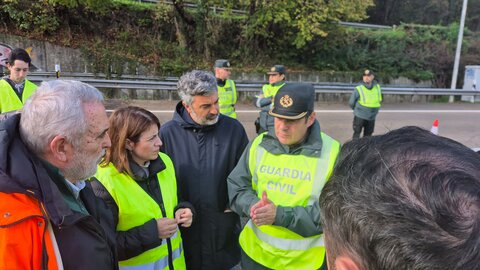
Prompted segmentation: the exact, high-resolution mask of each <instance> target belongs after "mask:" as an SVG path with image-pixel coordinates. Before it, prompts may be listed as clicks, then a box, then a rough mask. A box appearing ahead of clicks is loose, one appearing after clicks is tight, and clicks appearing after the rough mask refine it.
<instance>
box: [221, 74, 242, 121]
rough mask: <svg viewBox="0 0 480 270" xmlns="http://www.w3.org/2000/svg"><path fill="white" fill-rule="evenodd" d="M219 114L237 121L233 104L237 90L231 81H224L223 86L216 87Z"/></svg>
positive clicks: (235, 100)
mask: <svg viewBox="0 0 480 270" xmlns="http://www.w3.org/2000/svg"><path fill="white" fill-rule="evenodd" d="M217 89H218V103H219V106H220V113H221V114H225V115H227V116H230V117H231V118H234V119H237V113H236V112H235V103H237V88H236V86H235V82H233V80H226V81H225V85H224V86H217Z"/></svg>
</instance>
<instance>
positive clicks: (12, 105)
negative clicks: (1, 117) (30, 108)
mask: <svg viewBox="0 0 480 270" xmlns="http://www.w3.org/2000/svg"><path fill="white" fill-rule="evenodd" d="M35 90H37V86H36V85H35V84H34V83H32V82H30V81H29V80H25V87H24V88H23V92H22V100H20V99H19V98H18V96H17V94H16V93H15V90H13V88H12V86H11V85H10V84H9V83H8V82H7V81H6V80H0V113H4V112H10V111H15V110H18V109H21V108H22V107H23V104H24V103H25V101H26V100H27V99H28V98H29V97H30V96H31V95H32V94H33V93H34V92H35Z"/></svg>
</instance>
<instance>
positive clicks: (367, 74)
mask: <svg viewBox="0 0 480 270" xmlns="http://www.w3.org/2000/svg"><path fill="white" fill-rule="evenodd" d="M372 75H373V72H372V71H371V70H369V69H366V70H365V71H364V72H363V76H372Z"/></svg>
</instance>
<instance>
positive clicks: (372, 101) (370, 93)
mask: <svg viewBox="0 0 480 270" xmlns="http://www.w3.org/2000/svg"><path fill="white" fill-rule="evenodd" d="M356 89H357V92H358V94H359V95H360V98H359V99H358V103H359V104H360V105H362V106H363V107H367V108H380V104H381V102H382V92H381V90H380V86H379V85H378V84H375V86H374V87H372V89H368V88H367V87H365V85H359V86H357V87H356Z"/></svg>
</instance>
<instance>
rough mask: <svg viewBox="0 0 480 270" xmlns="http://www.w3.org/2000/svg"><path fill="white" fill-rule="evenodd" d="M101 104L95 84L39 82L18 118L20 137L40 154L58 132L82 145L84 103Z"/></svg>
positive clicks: (63, 81) (86, 124)
mask: <svg viewBox="0 0 480 270" xmlns="http://www.w3.org/2000/svg"><path fill="white" fill-rule="evenodd" d="M94 102H99V103H103V95H102V93H101V92H100V91H98V90H97V89H96V88H95V87H93V86H91V85H88V84H86V83H82V82H79V81H69V80H54V81H48V82H42V84H41V85H40V86H39V87H38V89H37V91H36V92H35V93H34V94H33V95H32V96H31V97H30V98H29V99H28V100H27V102H25V105H24V107H23V109H22V116H21V118H20V136H21V138H22V140H23V142H24V143H25V144H26V145H27V147H28V148H29V149H30V150H31V151H33V153H34V154H36V155H38V156H43V154H44V151H45V147H46V146H47V145H48V144H49V143H50V141H51V140H52V139H53V138H54V137H55V136H57V135H63V136H65V137H66V139H67V140H68V141H69V142H70V143H71V144H72V145H73V146H74V147H75V148H78V147H80V146H81V144H82V141H83V140H82V138H83V135H85V133H86V132H87V129H88V123H87V121H86V119H85V113H84V110H83V104H84V103H94Z"/></svg>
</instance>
